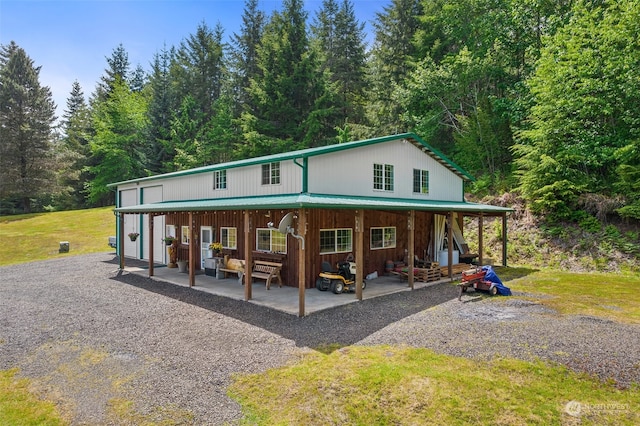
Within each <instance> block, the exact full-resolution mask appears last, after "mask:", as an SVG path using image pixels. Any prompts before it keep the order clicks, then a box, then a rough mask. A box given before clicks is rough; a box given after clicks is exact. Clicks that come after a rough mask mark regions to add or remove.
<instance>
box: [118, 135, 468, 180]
mask: <svg viewBox="0 0 640 426" xmlns="http://www.w3.org/2000/svg"><path fill="white" fill-rule="evenodd" d="M402 139H406V140H408V141H409V142H411V143H412V144H413V145H415V146H416V147H418V148H419V149H420V150H421V151H423V152H425V153H427V154H429V155H430V156H431V157H433V158H434V159H435V160H436V161H438V162H439V163H440V164H442V165H443V166H445V167H446V168H447V169H449V170H451V171H452V172H453V173H455V174H456V175H458V176H459V177H460V178H462V179H463V180H467V181H469V180H474V178H473V177H472V176H471V175H469V174H468V173H467V172H466V171H464V170H463V169H462V168H461V167H460V166H458V165H457V164H455V163H454V162H452V161H451V160H449V159H448V158H447V157H446V156H445V155H444V154H442V153H441V152H440V151H438V150H437V149H435V148H433V147H432V146H430V145H429V144H428V143H427V142H425V141H424V140H423V139H422V138H420V137H419V136H418V135H416V134H415V133H401V134H397V135H391V136H384V137H380V138H373V139H365V140H361V141H355V142H346V143H341V144H336V145H327V146H321V147H317V148H307V149H301V150H298V151H290V152H285V153H281V154H272V155H266V156H263V157H256V158H249V159H246V160H238V161H230V162H227V163H220V164H213V165H210V166H204V167H197V168H194V169H189V170H181V171H178V172H172V173H165V174H161V175H155V176H147V177H142V178H138V179H131V180H126V181H122V182H116V183H110V184H108V185H107V186H108V187H110V188H111V187H115V186H118V185H122V184H127V183H137V182H145V181H150V180H157V179H166V178H171V177H179V176H187V175H192V174H198V173H207V172H212V171H215V170H226V169H233V168H237V167H246V166H253V165H258V164H267V163H273V162H278V161H286V160H294V159H296V158H308V157H314V156H317V155H323V154H329V153H333V152H339V151H344V150H347V149H353V148H359V147H363V146H368V145H375V144H378V143H384V142H389V141H393V140H402Z"/></svg>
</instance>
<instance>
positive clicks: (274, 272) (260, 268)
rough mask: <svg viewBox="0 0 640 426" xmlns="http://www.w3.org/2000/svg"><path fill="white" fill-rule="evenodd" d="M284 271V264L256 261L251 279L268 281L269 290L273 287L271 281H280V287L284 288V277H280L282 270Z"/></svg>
mask: <svg viewBox="0 0 640 426" xmlns="http://www.w3.org/2000/svg"><path fill="white" fill-rule="evenodd" d="M281 269H282V263H276V262H267V261H264V260H256V261H255V262H253V269H252V270H251V278H258V279H262V280H266V281H267V290H269V288H270V287H271V280H272V279H274V278H277V279H278V287H282V277H281V276H280V270H281Z"/></svg>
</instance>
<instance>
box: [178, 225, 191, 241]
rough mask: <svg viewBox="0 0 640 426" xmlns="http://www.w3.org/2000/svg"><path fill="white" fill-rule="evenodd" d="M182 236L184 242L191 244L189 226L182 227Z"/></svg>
mask: <svg viewBox="0 0 640 426" xmlns="http://www.w3.org/2000/svg"><path fill="white" fill-rule="evenodd" d="M180 237H181V238H182V240H181V242H182V244H189V227H188V226H183V227H181V228H180Z"/></svg>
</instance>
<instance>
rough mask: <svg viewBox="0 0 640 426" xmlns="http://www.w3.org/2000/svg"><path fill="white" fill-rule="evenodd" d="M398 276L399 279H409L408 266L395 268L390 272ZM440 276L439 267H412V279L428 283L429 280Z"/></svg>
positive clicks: (435, 279) (437, 278)
mask: <svg viewBox="0 0 640 426" xmlns="http://www.w3.org/2000/svg"><path fill="white" fill-rule="evenodd" d="M392 273H393V274H396V275H398V276H399V277H400V279H403V280H408V279H409V270H408V268H402V269H400V268H397V269H396V270H395V271H393V272H392ZM440 277H441V274H440V268H413V279H414V281H420V282H424V283H428V282H431V281H437V280H439V279H440Z"/></svg>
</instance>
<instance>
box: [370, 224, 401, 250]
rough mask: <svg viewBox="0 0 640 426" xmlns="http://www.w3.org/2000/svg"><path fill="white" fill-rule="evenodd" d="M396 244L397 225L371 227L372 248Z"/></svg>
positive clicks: (390, 246) (391, 246) (388, 246)
mask: <svg viewBox="0 0 640 426" xmlns="http://www.w3.org/2000/svg"><path fill="white" fill-rule="evenodd" d="M395 246H396V227H395V226H387V227H384V228H371V243H370V247H371V249H383V248H393V247H395Z"/></svg>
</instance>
